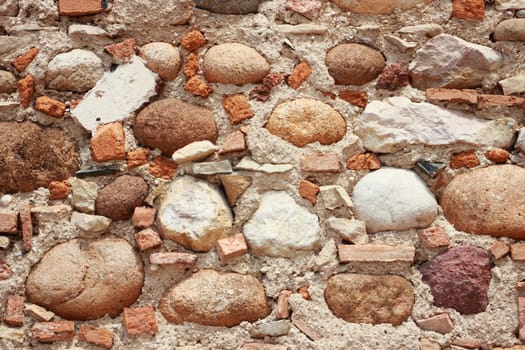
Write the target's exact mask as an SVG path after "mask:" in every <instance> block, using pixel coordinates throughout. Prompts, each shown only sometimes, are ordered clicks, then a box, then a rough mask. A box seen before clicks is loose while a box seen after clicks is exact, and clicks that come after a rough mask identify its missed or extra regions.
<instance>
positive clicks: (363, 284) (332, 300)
mask: <svg viewBox="0 0 525 350" xmlns="http://www.w3.org/2000/svg"><path fill="white" fill-rule="evenodd" d="M324 296H325V301H326V303H327V304H328V307H329V308H330V310H331V311H332V312H333V313H334V315H336V316H337V317H340V318H342V319H343V320H345V321H347V322H352V323H371V324H380V323H391V324H392V325H394V326H398V325H400V324H401V323H403V322H404V321H406V320H407V319H408V318H409V317H410V315H411V313H412V307H413V305H414V301H415V297H414V287H413V286H412V284H410V282H409V281H408V280H406V279H404V278H403V277H400V276H393V275H379V276H374V275H362V274H349V273H343V274H339V275H335V276H332V277H330V279H328V283H327V286H326V290H325V293H324Z"/></svg>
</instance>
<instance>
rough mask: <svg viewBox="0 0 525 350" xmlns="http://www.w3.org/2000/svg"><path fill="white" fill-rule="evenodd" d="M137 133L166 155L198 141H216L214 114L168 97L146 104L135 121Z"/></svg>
mask: <svg viewBox="0 0 525 350" xmlns="http://www.w3.org/2000/svg"><path fill="white" fill-rule="evenodd" d="M133 130H134V133H135V136H136V137H137V138H138V139H139V141H140V142H141V143H143V144H144V145H146V146H149V147H151V148H158V149H160V150H161V151H162V153H164V154H165V155H167V156H171V155H172V154H173V152H174V151H175V150H177V149H179V148H181V147H184V146H186V145H188V144H190V143H192V142H195V141H204V140H209V141H211V142H213V143H215V142H216V141H217V134H218V132H217V125H216V124H215V117H214V116H213V113H212V112H211V111H210V110H208V109H206V108H203V107H199V106H195V105H192V104H189V103H185V102H182V101H180V100H177V99H174V98H166V99H163V100H160V101H156V102H153V103H151V104H149V105H148V106H146V108H144V109H143V110H142V111H141V112H140V113H139V115H138V116H137V119H136V121H135V126H134V128H133Z"/></svg>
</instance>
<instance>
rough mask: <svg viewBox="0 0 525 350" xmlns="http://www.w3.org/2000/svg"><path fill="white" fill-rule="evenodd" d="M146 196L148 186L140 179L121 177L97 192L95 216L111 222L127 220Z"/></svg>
mask: <svg viewBox="0 0 525 350" xmlns="http://www.w3.org/2000/svg"><path fill="white" fill-rule="evenodd" d="M147 195H148V185H147V184H146V181H144V179H142V178H141V177H137V176H129V175H123V176H120V177H118V178H117V179H116V180H115V181H113V182H112V183H110V184H109V185H107V186H106V187H104V188H103V189H102V190H100V191H99V192H98V196H97V199H96V201H95V211H96V213H97V215H103V216H106V217H108V218H111V219H113V220H127V219H129V218H131V216H132V215H133V211H134V210H135V208H136V207H139V206H141V205H142V201H143V200H144V199H145V198H146V196H147Z"/></svg>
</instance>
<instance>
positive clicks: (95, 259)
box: [26, 236, 144, 320]
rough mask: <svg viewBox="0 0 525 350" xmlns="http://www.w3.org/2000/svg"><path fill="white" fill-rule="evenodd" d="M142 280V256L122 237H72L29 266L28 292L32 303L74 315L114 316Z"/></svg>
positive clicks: (134, 295)
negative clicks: (31, 266)
mask: <svg viewBox="0 0 525 350" xmlns="http://www.w3.org/2000/svg"><path fill="white" fill-rule="evenodd" d="M143 284H144V269H143V264H142V259H141V258H140V256H139V255H138V254H137V253H136V252H135V251H134V249H133V247H132V246H131V245H130V244H129V243H128V242H127V241H126V240H125V239H122V238H118V237H114V236H110V237H106V238H103V239H98V240H82V239H73V240H71V241H68V242H65V243H61V244H58V245H56V246H55V247H53V248H51V249H50V250H48V251H47V252H46V253H45V254H44V256H43V258H42V259H41V260H40V261H39V262H38V263H37V264H36V265H35V266H33V268H32V269H31V272H30V273H29V276H28V278H27V281H26V294H27V297H28V300H29V301H30V302H32V303H35V304H38V305H40V306H43V307H45V308H46V309H48V310H51V311H53V312H54V313H56V314H57V315H59V316H60V317H63V318H65V319H72V320H91V319H96V318H100V317H103V316H104V315H106V314H109V315H110V316H111V317H115V316H116V315H118V314H119V313H120V312H121V311H122V309H123V308H124V307H126V306H129V305H131V304H133V303H134V302H135V300H136V299H137V298H138V297H139V295H140V293H141V291H142V286H143Z"/></svg>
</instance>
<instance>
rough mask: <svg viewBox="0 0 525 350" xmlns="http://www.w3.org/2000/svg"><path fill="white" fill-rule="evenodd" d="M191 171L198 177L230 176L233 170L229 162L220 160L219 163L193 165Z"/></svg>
mask: <svg viewBox="0 0 525 350" xmlns="http://www.w3.org/2000/svg"><path fill="white" fill-rule="evenodd" d="M192 171H193V173H194V174H199V175H216V174H231V173H232V171H233V170H232V165H231V163H230V161H229V160H221V161H220V162H203V163H195V164H193V166H192Z"/></svg>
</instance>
